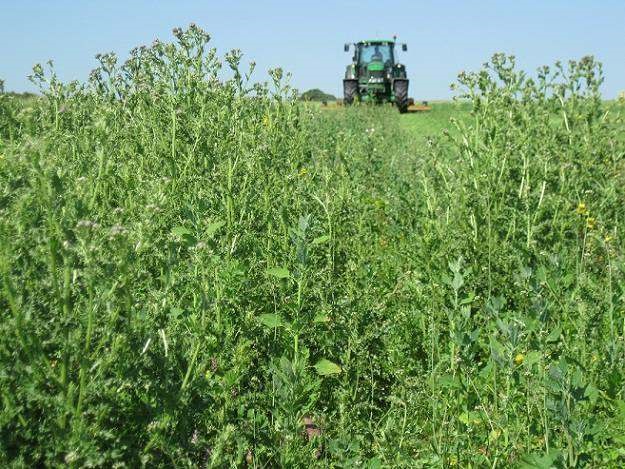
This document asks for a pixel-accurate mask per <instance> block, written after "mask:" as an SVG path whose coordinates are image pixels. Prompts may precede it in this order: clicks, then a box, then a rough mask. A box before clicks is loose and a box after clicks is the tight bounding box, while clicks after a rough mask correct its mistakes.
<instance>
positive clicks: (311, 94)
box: [300, 88, 336, 102]
mask: <svg viewBox="0 0 625 469" xmlns="http://www.w3.org/2000/svg"><path fill="white" fill-rule="evenodd" d="M300 99H301V100H302V101H317V102H324V101H325V102H328V101H336V96H333V95H331V94H329V93H324V92H323V91H321V90H320V89H319V88H313V89H312V90H308V91H304V92H303V93H302V94H301V95H300Z"/></svg>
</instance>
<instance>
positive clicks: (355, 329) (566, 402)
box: [0, 26, 625, 468]
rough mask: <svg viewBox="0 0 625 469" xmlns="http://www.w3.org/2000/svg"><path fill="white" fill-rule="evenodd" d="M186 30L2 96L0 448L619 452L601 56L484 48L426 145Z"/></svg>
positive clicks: (617, 120) (65, 452)
mask: <svg viewBox="0 0 625 469" xmlns="http://www.w3.org/2000/svg"><path fill="white" fill-rule="evenodd" d="M175 36H176V41H175V42H174V43H172V44H164V43H155V44H153V45H152V46H151V47H147V48H140V49H136V50H134V51H133V52H132V54H131V57H130V59H129V60H128V62H126V63H125V64H123V65H118V64H117V61H116V58H115V57H114V56H113V55H103V56H101V57H100V61H101V66H100V67H99V68H98V69H97V70H95V71H94V72H93V73H92V75H91V78H90V80H89V81H88V82H87V83H84V84H81V83H69V84H63V83H60V82H59V81H58V80H57V79H56V78H55V76H54V74H53V73H51V72H48V73H44V70H43V68H41V67H39V66H38V67H35V72H34V75H33V80H35V81H36V82H38V83H39V84H40V85H41V87H42V92H43V94H44V97H43V98H41V99H38V100H36V101H34V102H29V103H28V105H24V104H21V103H20V102H19V101H18V100H16V98H14V97H10V96H0V119H1V120H0V125H1V127H0V279H1V285H0V287H1V290H0V314H1V315H2V319H1V322H0V396H1V399H2V400H1V408H0V463H2V465H3V466H7V465H15V466H24V467H26V466H28V467H30V466H37V465H64V464H68V465H73V466H104V467H110V466H117V467H120V466H128V467H135V466H139V465H142V464H143V465H149V466H171V465H175V466H201V467H226V466H230V465H235V466H249V467H256V466H259V467H267V466H269V467H307V466H316V465H318V466H323V467H327V466H330V467H354V466H355V467H372V468H373V467H415V466H417V467H418V466H426V467H432V466H435V467H436V466H439V467H440V466H462V467H467V466H474V467H483V466H491V467H496V466H502V467H507V466H510V465H513V464H526V465H529V466H531V467H550V466H551V465H554V466H557V467H572V466H584V465H587V466H594V467H598V466H601V467H606V466H607V467H610V466H611V467H622V466H623V464H625V450H624V449H623V448H624V446H625V438H624V437H623V435H624V434H625V401H624V399H625V396H624V394H623V393H624V386H625V377H624V373H625V370H624V369H623V360H624V358H625V316H624V304H623V298H624V295H625V291H624V288H625V287H624V286H625V262H624V261H625V258H624V250H623V238H622V231H623V228H624V227H625V226H624V224H625V208H624V207H623V203H622V201H623V200H625V187H624V184H623V181H624V180H625V163H624V162H625V159H624V155H625V143H624V139H623V132H622V125H623V123H622V110H621V109H620V108H619V107H618V106H616V105H615V104H606V103H604V102H603V101H602V100H601V98H600V95H599V91H598V87H599V85H600V83H601V69H600V66H599V65H598V64H597V63H595V62H594V61H593V60H592V59H590V58H585V59H583V60H581V61H580V62H571V63H570V64H568V65H567V66H566V67H564V66H561V65H557V66H556V67H555V68H554V69H552V70H549V69H547V68H545V69H542V70H540V71H539V73H538V77H537V78H535V79H533V80H532V79H529V78H527V77H526V76H525V75H524V74H523V73H521V72H518V71H516V70H515V68H514V60H513V59H512V58H510V57H505V56H502V55H496V56H495V57H494V58H493V60H492V61H491V62H490V63H489V65H487V66H486V68H484V69H483V70H482V71H479V72H478V73H475V74H463V75H461V76H460V79H459V84H458V86H459V90H460V91H459V93H460V94H461V95H464V96H465V98H466V99H468V100H469V101H470V103H471V106H470V108H471V110H470V111H464V112H463V113H462V117H461V118H458V119H452V121H451V123H450V124H449V129H448V130H446V131H444V132H443V133H442V134H440V135H429V136H427V138H424V137H423V136H422V135H415V131H414V129H407V128H406V127H405V126H404V125H403V122H405V121H404V120H403V117H401V118H400V116H399V115H398V114H397V113H396V112H395V111H393V110H392V109H390V108H387V107H380V108H375V107H373V108H371V107H366V106H357V107H354V108H349V109H345V110H340V111H336V112H331V111H326V112H324V111H321V110H318V109H317V108H315V107H313V106H307V105H305V104H302V103H300V102H298V101H297V100H296V99H295V96H294V95H293V92H292V91H291V90H290V88H289V87H288V86H287V85H285V84H284V82H283V80H282V72H281V71H280V70H274V71H272V72H270V84H264V85H263V84H261V85H258V84H256V85H253V84H251V81H250V79H249V77H250V73H251V72H250V71H246V70H243V69H242V67H241V64H240V62H241V55H240V53H239V52H238V51H233V52H231V53H229V54H227V55H226V58H225V62H226V64H227V67H228V68H229V69H230V73H231V78H230V79H228V80H226V81H220V79H219V77H220V76H222V74H221V73H220V72H219V70H220V66H221V65H220V63H219V61H218V59H217V56H216V53H215V51H214V50H213V49H210V48H209V47H208V37H207V36H206V35H205V33H204V32H202V31H201V30H199V29H198V28H196V27H195V26H192V27H191V28H190V29H188V30H186V31H180V30H176V31H175ZM463 106H464V107H463V108H462V109H465V108H466V107H467V106H466V105H463ZM450 109H453V106H451V107H450ZM410 117H413V118H414V117H417V118H418V117H419V116H410ZM305 422H306V423H308V425H307V428H304V423H305Z"/></svg>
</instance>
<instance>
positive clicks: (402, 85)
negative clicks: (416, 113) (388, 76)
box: [393, 79, 409, 114]
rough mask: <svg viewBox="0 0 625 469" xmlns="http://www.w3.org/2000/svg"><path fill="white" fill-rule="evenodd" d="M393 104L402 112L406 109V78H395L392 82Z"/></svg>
mask: <svg viewBox="0 0 625 469" xmlns="http://www.w3.org/2000/svg"><path fill="white" fill-rule="evenodd" d="M393 91H394V92H395V104H396V105H397V109H399V112H401V113H402V114H403V113H405V112H407V111H408V101H409V100H408V80H404V79H396V80H395V81H394V82H393Z"/></svg>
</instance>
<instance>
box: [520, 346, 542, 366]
mask: <svg viewBox="0 0 625 469" xmlns="http://www.w3.org/2000/svg"><path fill="white" fill-rule="evenodd" d="M541 357H542V354H541V353H540V352H536V351H535V350H533V351H531V352H527V355H525V361H524V362H523V364H524V365H525V366H526V367H528V368H529V367H531V366H532V365H534V364H535V363H538V362H539V361H540V358H541Z"/></svg>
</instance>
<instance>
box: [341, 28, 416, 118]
mask: <svg viewBox="0 0 625 469" xmlns="http://www.w3.org/2000/svg"><path fill="white" fill-rule="evenodd" d="M350 45H353V47H354V57H353V59H352V63H351V64H350V65H348V66H347V70H346V71H345V79H344V80H343V102H344V103H345V105H350V104H353V103H354V102H355V101H372V102H375V103H394V104H395V105H396V106H397V108H398V109H399V112H402V113H403V112H406V111H407V110H408V104H409V102H408V77H407V75H406V67H405V66H404V65H402V64H400V63H398V62H397V61H396V57H395V53H396V51H395V46H396V45H398V44H397V41H396V38H395V37H394V38H393V39H392V40H381V39H379V40H372V41H361V42H357V43H354V44H345V52H349V49H350ZM401 48H402V51H404V52H405V51H407V50H408V48H407V46H406V44H401Z"/></svg>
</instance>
